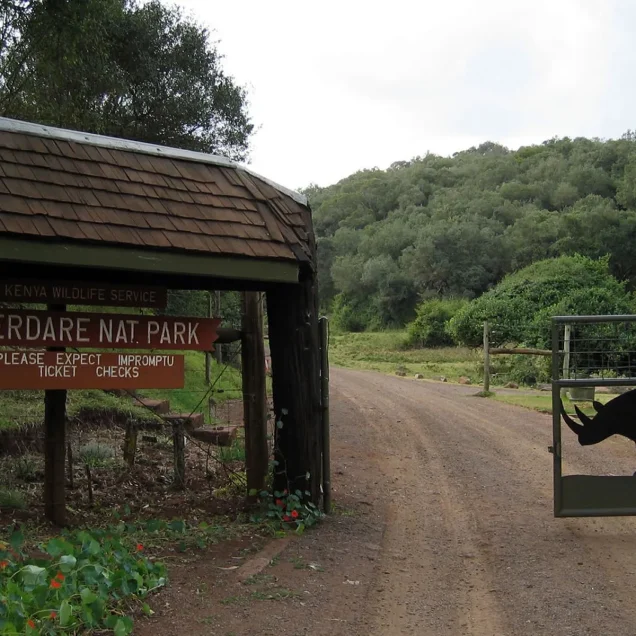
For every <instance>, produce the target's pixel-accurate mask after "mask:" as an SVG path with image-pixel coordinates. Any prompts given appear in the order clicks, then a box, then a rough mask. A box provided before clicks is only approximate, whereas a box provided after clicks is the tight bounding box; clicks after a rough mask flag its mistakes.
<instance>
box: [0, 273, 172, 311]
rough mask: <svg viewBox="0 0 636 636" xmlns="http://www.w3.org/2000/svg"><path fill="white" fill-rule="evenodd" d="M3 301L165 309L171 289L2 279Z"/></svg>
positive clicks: (0, 293)
mask: <svg viewBox="0 0 636 636" xmlns="http://www.w3.org/2000/svg"><path fill="white" fill-rule="evenodd" d="M0 302H12V303H46V304H49V305H51V304H59V305H67V304H68V305H95V306H99V307H102V306H105V307H150V308H154V309H164V308H165V306H166V304H167V302H168V292H167V290H166V289H164V288H162V287H139V286H136V285H110V284H108V283H73V282H61V283H50V282H39V281H34V280H17V279H16V280H3V281H2V282H0Z"/></svg>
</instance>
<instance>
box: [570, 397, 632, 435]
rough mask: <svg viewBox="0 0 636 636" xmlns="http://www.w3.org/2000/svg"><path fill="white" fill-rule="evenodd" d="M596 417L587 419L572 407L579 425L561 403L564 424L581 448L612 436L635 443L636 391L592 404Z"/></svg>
mask: <svg viewBox="0 0 636 636" xmlns="http://www.w3.org/2000/svg"><path fill="white" fill-rule="evenodd" d="M592 404H593V405H594V410H595V411H596V415H595V416H594V417H588V416H587V415H585V413H583V412H581V410H580V409H579V407H578V406H576V405H575V406H574V409H575V411H576V414H577V415H578V418H579V420H580V422H581V423H580V424H579V423H578V422H575V421H574V420H573V419H572V418H571V417H570V416H569V415H568V414H567V413H566V412H565V407H564V406H563V402H561V414H562V415H563V419H564V420H565V423H566V424H567V425H568V426H569V427H570V429H571V430H572V431H573V432H574V433H575V434H576V435H577V437H578V438H579V443H580V444H581V446H591V445H592V444H598V443H599V442H602V441H603V440H606V439H607V438H608V437H611V436H612V435H623V437H627V438H628V439H631V440H632V441H633V442H635V443H636V391H628V392H627V393H623V394H622V395H619V396H618V397H615V398H614V399H613V400H610V401H609V402H608V403H607V404H601V403H600V402H596V401H595V402H593V403H592Z"/></svg>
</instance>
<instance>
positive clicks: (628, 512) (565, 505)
mask: <svg viewBox="0 0 636 636" xmlns="http://www.w3.org/2000/svg"><path fill="white" fill-rule="evenodd" d="M619 322H623V323H634V322H636V315H616V316H555V317H553V318H552V439H553V445H552V446H551V447H550V449H549V450H550V452H551V453H552V455H553V460H554V516H555V517H613V516H636V476H634V477H632V476H604V475H603V476H599V475H566V476H563V471H562V458H563V455H562V445H561V421H562V418H561V389H562V388H566V387H597V386H636V377H633V378H622V379H621V378H618V379H616V378H605V379H601V378H576V379H570V378H562V377H561V364H560V363H561V355H562V354H564V353H565V352H564V351H562V350H561V348H560V331H561V327H562V326H564V325H566V324H570V325H574V324H590V323H599V324H600V323H619Z"/></svg>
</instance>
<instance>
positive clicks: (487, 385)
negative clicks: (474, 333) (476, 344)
mask: <svg viewBox="0 0 636 636" xmlns="http://www.w3.org/2000/svg"><path fill="white" fill-rule="evenodd" d="M489 392H490V333H489V331H488V322H484V393H489Z"/></svg>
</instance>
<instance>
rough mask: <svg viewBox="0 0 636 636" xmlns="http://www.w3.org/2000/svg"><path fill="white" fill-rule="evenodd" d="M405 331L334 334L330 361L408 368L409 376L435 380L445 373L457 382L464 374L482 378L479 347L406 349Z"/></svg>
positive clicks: (370, 367)
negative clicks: (476, 348)
mask: <svg viewBox="0 0 636 636" xmlns="http://www.w3.org/2000/svg"><path fill="white" fill-rule="evenodd" d="M405 339H406V331H385V332H366V333H345V334H332V335H331V337H330V339H329V359H330V362H331V364H333V365H335V366H339V367H347V368H350V369H368V370H371V371H380V372H381V373H391V374H393V373H395V371H396V370H397V368H398V367H400V366H402V367H406V372H407V375H408V376H413V375H415V374H416V373H420V374H422V375H423V376H424V377H425V378H428V379H433V378H436V377H440V376H444V377H446V378H447V379H448V381H449V382H456V381H457V380H458V379H459V378H460V377H461V376H466V377H469V378H470V379H471V380H472V382H473V384H477V383H478V382H480V381H481V378H482V375H483V362H482V357H481V353H480V352H479V351H478V350H474V349H468V348H465V347H441V348H439V349H405V348H404V341H405Z"/></svg>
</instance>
